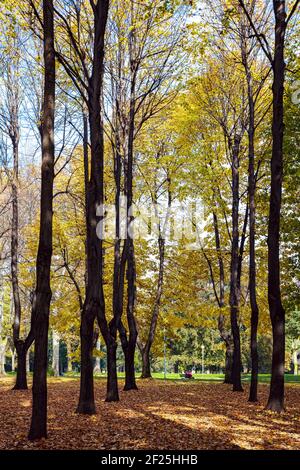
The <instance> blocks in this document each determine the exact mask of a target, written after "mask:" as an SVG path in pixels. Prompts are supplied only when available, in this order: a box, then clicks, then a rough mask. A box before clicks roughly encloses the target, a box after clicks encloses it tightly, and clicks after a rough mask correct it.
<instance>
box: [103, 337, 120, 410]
mask: <svg viewBox="0 0 300 470" xmlns="http://www.w3.org/2000/svg"><path fill="white" fill-rule="evenodd" d="M116 352H117V343H116V342H113V341H111V342H110V344H109V345H108V347H107V392H106V398H105V401H107V402H110V401H119V392H118V379H117V356H116Z"/></svg>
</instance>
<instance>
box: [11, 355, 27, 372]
mask: <svg viewBox="0 0 300 470" xmlns="http://www.w3.org/2000/svg"><path fill="white" fill-rule="evenodd" d="M25 370H26V368H25ZM11 371H12V372H15V371H16V352H15V351H12V352H11Z"/></svg>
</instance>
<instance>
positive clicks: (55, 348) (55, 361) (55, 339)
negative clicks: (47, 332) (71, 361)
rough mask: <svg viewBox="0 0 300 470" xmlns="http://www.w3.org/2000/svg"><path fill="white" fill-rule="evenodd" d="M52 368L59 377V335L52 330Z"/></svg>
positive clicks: (55, 375)
mask: <svg viewBox="0 0 300 470" xmlns="http://www.w3.org/2000/svg"><path fill="white" fill-rule="evenodd" d="M52 370H53V373H54V377H59V336H58V334H57V333H56V331H53V332H52Z"/></svg>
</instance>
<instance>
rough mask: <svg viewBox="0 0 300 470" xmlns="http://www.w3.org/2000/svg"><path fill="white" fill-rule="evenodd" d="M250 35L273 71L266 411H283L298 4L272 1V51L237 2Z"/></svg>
mask: <svg viewBox="0 0 300 470" xmlns="http://www.w3.org/2000/svg"><path fill="white" fill-rule="evenodd" d="M239 2H240V4H241V6H242V8H243V9H244V11H245V13H246V15H247V17H248V20H249V23H250V25H251V27H252V29H253V32H254V34H255V35H256V37H257V39H258V40H259V42H260V45H261V47H262V49H263V51H264V53H265V54H266V56H267V57H268V59H269V61H270V63H271V66H272V71H273V86H272V92H273V118H272V158H271V193H270V210H269V224H268V248H269V251H268V301H269V309H270V317H271V322H272V331H273V353H272V378H271V386H270V395H269V399H268V403H267V409H269V410H272V411H277V412H281V411H283V410H284V368H285V310H284V308H283V305H282V300H281V289H280V287H281V283H280V214H281V198H282V176H283V139H284V107H283V103H284V82H285V61H284V55H285V40H286V30H287V25H288V23H289V21H290V20H291V18H292V16H293V15H294V13H295V11H296V9H297V7H298V5H299V1H298V0H296V1H295V2H294V3H293V4H292V6H291V8H290V11H289V14H287V11H286V2H285V0H273V13H274V19H275V25H274V52H273V55H272V54H271V52H270V46H269V44H268V42H267V40H266V38H265V36H261V35H260V33H259V31H258V30H257V27H256V25H255V24H254V23H253V21H252V20H251V17H250V16H249V12H248V9H247V7H246V6H245V3H244V2H243V1H242V0H239Z"/></svg>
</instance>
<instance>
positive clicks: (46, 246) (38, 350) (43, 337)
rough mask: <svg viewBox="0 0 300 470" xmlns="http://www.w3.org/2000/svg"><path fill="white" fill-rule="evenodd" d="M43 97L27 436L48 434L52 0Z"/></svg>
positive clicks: (49, 1)
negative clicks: (30, 402) (38, 229)
mask: <svg viewBox="0 0 300 470" xmlns="http://www.w3.org/2000/svg"><path fill="white" fill-rule="evenodd" d="M43 30H44V39H43V42H44V65H45V68H44V101H43V111H42V168H41V181H42V187H41V206H40V233H39V245H38V254H37V261H36V290H35V295H34V301H33V306H32V321H33V324H34V339H35V351H34V369H33V387H32V417H31V425H30V431H29V435H28V438H29V439H31V440H34V439H40V438H42V437H47V365H48V329H49V312H50V302H51V296H52V293H51V288H50V268H51V258H52V219H53V181H54V161H55V157H54V106H55V52H54V18H53V0H44V2H43Z"/></svg>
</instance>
